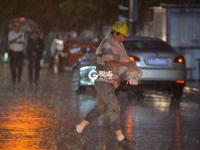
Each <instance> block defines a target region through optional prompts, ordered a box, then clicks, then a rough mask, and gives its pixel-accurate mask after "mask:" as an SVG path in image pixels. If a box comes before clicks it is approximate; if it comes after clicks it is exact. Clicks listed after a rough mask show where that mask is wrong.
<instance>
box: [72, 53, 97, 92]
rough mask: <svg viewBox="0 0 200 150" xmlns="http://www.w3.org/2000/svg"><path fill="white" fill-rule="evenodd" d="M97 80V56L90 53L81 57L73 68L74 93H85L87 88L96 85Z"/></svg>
mask: <svg viewBox="0 0 200 150" xmlns="http://www.w3.org/2000/svg"><path fill="white" fill-rule="evenodd" d="M96 78H97V73H96V54H95V53H94V52H89V53H86V54H85V55H84V56H83V57H81V58H80V59H79V60H78V61H77V62H76V63H75V64H74V65H73V67H72V89H73V91H75V92H78V91H83V90H85V89H86V87H88V86H92V85H94V81H95V80H96Z"/></svg>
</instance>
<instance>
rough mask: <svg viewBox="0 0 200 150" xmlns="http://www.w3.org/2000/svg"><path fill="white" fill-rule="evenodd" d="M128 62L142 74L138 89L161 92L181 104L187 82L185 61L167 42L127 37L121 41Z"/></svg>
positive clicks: (148, 38)
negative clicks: (147, 88) (143, 88)
mask: <svg viewBox="0 0 200 150" xmlns="http://www.w3.org/2000/svg"><path fill="white" fill-rule="evenodd" d="M124 45H125V48H126V50H127V53H128V55H129V58H130V60H132V61H135V62H136V64H137V66H138V67H139V68H140V69H141V70H142V71H143V75H142V78H141V79H140V81H139V87H141V86H142V87H150V88H151V89H152V88H156V89H162V90H165V91H167V92H169V93H171V94H172V100H173V101H174V102H178V103H179V102H180V100H181V96H182V93H183V88H184V86H185V82H186V66H185V59H184V57H183V56H182V55H181V53H179V52H178V51H176V50H175V49H174V48H172V47H171V46H170V45H169V44H168V43H167V42H164V41H162V40H160V39H157V38H150V37H129V38H127V39H126V40H125V41H124Z"/></svg>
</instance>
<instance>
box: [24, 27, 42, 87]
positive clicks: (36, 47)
mask: <svg viewBox="0 0 200 150" xmlns="http://www.w3.org/2000/svg"><path fill="white" fill-rule="evenodd" d="M43 50H44V43H43V41H42V39H40V37H39V34H38V31H35V30H34V31H32V32H31V34H30V38H29V40H28V45H27V58H28V78H29V82H30V85H31V86H37V84H38V81H39V77H40V60H41V59H42V54H43Z"/></svg>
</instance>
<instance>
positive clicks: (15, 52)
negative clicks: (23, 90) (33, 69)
mask: <svg viewBox="0 0 200 150" xmlns="http://www.w3.org/2000/svg"><path fill="white" fill-rule="evenodd" d="M8 49H9V50H8V51H9V56H10V68H11V76H12V83H13V84H14V85H15V84H16V80H17V81H18V82H19V83H20V82H21V76H22V71H23V60H24V49H25V38H24V32H22V31H21V24H20V23H18V22H13V23H12V28H11V30H10V31H9V33H8Z"/></svg>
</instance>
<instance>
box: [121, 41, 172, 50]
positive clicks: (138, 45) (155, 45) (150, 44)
mask: <svg viewBox="0 0 200 150" xmlns="http://www.w3.org/2000/svg"><path fill="white" fill-rule="evenodd" d="M124 46H125V48H126V50H140V51H141V50H142V51H151V50H154V51H172V50H173V49H172V47H170V46H169V45H168V44H167V43H165V42H162V41H157V40H126V41H124Z"/></svg>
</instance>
